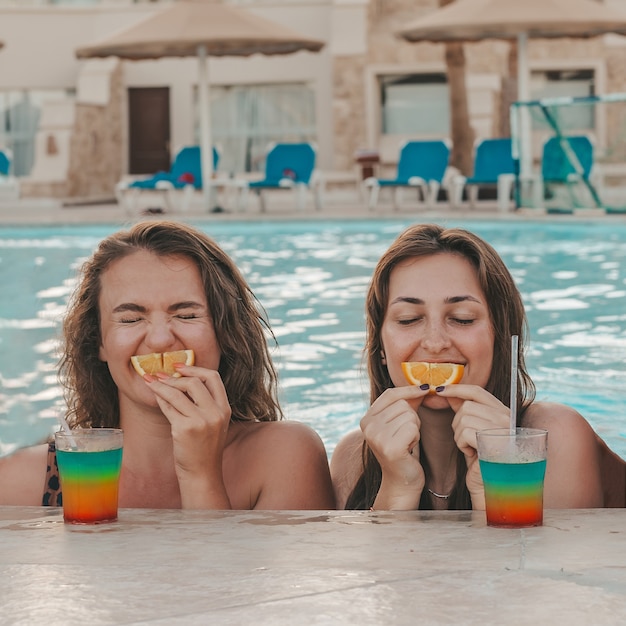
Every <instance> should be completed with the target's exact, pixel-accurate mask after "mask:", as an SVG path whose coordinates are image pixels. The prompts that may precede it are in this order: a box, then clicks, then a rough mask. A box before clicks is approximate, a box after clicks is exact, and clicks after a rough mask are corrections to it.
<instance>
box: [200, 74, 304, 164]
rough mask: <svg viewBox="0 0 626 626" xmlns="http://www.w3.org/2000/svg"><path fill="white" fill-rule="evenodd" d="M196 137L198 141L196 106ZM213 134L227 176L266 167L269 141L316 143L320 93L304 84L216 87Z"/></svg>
mask: <svg viewBox="0 0 626 626" xmlns="http://www.w3.org/2000/svg"><path fill="white" fill-rule="evenodd" d="M197 101H198V98H197V90H196V116H195V136H196V140H197V141H198V142H199V133H200V128H199V127H200V123H199V116H198V106H197ZM211 134H212V139H213V142H214V143H215V144H217V145H219V146H220V148H221V157H220V166H219V169H220V170H222V171H223V172H233V173H235V172H258V171H263V170H264V168H265V153H266V150H267V146H268V144H269V143H270V142H280V141H294V142H300V141H314V140H315V137H316V127H315V93H314V91H313V89H311V88H310V87H309V86H307V85H304V84H280V85H236V86H221V87H220V86H214V87H211Z"/></svg>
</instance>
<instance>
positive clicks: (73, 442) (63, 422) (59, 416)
mask: <svg viewBox="0 0 626 626" xmlns="http://www.w3.org/2000/svg"><path fill="white" fill-rule="evenodd" d="M57 420H58V422H59V424H61V428H62V429H63V430H64V431H65V432H66V433H67V434H68V439H69V440H70V445H71V446H72V448H76V447H77V446H76V440H75V439H74V437H72V434H71V433H72V429H71V428H70V425H69V424H68V423H67V421H66V419H65V418H64V417H63V415H62V414H61V413H60V412H59V413H57Z"/></svg>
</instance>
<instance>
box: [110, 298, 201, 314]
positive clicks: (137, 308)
mask: <svg viewBox="0 0 626 626" xmlns="http://www.w3.org/2000/svg"><path fill="white" fill-rule="evenodd" d="M204 308H205V307H204V305H203V304H201V303H200V302H194V301H193V300H188V301H185V302H176V303H174V304H172V305H170V306H169V307H168V308H167V310H168V311H169V312H170V313H175V312H176V311H180V310H181V309H204ZM146 311H147V309H146V307H144V306H141V305H140V304H136V303H135V302H122V304H118V305H117V306H116V307H115V308H114V309H113V313H126V312H133V313H145V312H146Z"/></svg>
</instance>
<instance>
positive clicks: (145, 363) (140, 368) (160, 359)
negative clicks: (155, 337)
mask: <svg viewBox="0 0 626 626" xmlns="http://www.w3.org/2000/svg"><path fill="white" fill-rule="evenodd" d="M195 360H196V357H195V354H194V352H193V350H175V351H174V352H163V353H161V352H153V353H152V354H135V355H134V356H131V357H130V362H131V363H132V365H133V367H134V368H135V371H136V372H137V374H139V375H140V376H143V375H144V374H156V373H157V372H164V373H165V374H169V375H170V376H174V377H175V378H178V377H180V374H179V373H178V372H177V371H176V369H175V368H174V363H184V364H185V365H193V364H194V362H195Z"/></svg>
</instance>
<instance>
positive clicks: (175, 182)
mask: <svg viewBox="0 0 626 626" xmlns="http://www.w3.org/2000/svg"><path fill="white" fill-rule="evenodd" d="M218 163H219V152H218V151H217V149H216V148H215V147H214V148H213V169H214V170H216V169H217V166H218ZM196 189H202V166H201V157H200V148H199V146H187V147H185V148H182V149H181V150H180V151H179V152H178V154H177V155H176V157H175V158H174V163H172V167H171V169H170V170H169V171H168V172H164V171H161V172H157V173H156V174H154V175H153V176H149V177H145V178H140V179H137V180H133V181H121V182H120V183H118V185H117V187H116V195H117V198H118V202H120V204H123V205H124V206H126V209H127V211H132V209H133V208H134V206H135V205H136V204H137V200H138V196H139V193H140V192H141V191H146V190H147V191H156V192H165V198H166V203H167V206H168V208H170V209H171V208H173V206H174V201H173V195H174V194H173V192H175V191H177V190H182V191H183V196H182V203H181V207H180V209H181V210H182V211H185V210H186V209H187V208H188V206H189V202H190V201H191V196H192V194H193V191H194V190H196Z"/></svg>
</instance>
